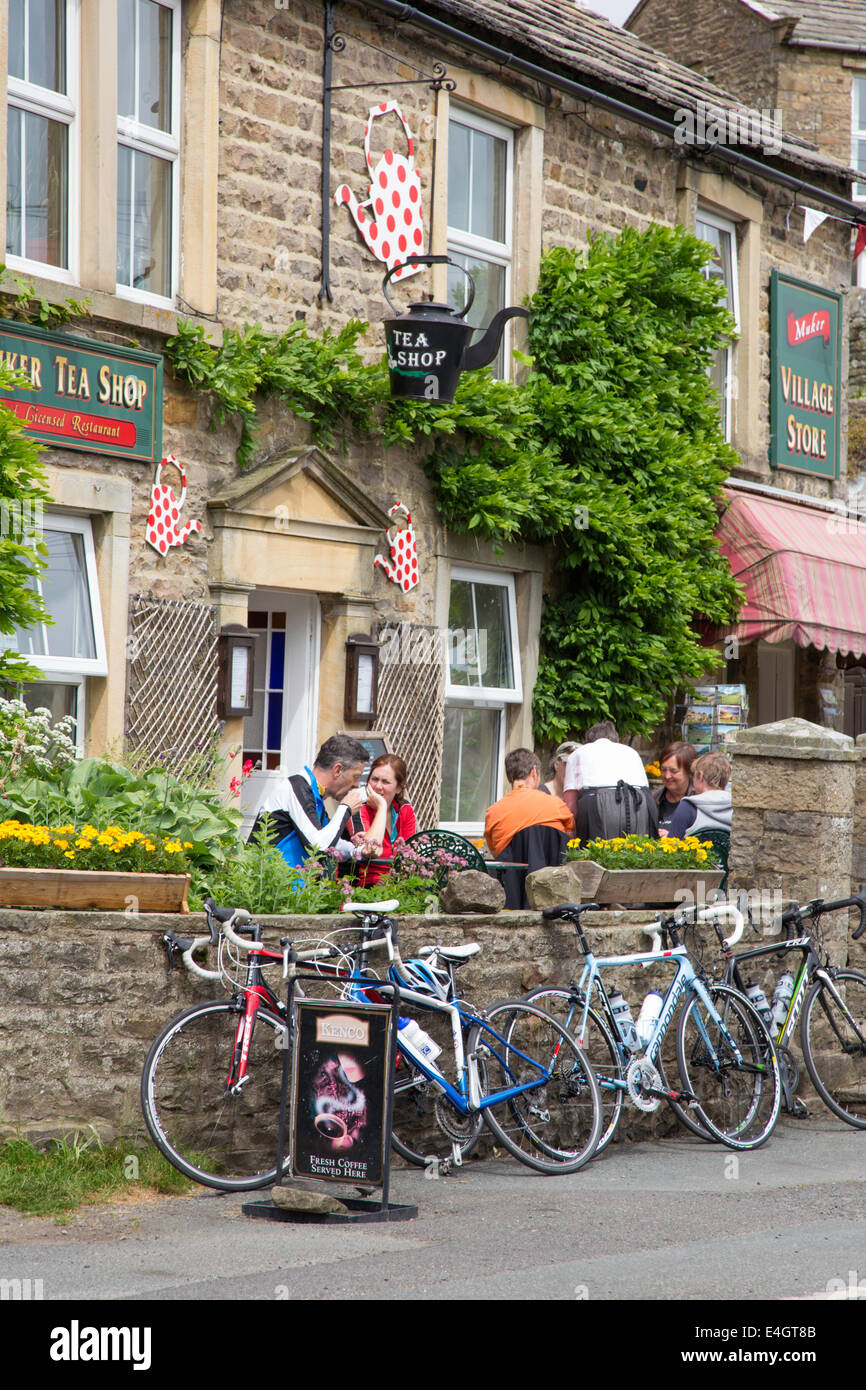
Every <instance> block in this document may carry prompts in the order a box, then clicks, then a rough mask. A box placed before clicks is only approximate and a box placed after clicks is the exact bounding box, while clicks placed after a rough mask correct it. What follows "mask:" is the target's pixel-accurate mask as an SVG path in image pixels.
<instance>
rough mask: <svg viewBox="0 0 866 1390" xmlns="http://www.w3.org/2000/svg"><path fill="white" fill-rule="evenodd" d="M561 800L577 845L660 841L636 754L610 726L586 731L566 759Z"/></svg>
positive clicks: (643, 772)
mask: <svg viewBox="0 0 866 1390" xmlns="http://www.w3.org/2000/svg"><path fill="white" fill-rule="evenodd" d="M562 795H563V798H564V800H565V803H566V805H567V806H568V808H569V810H570V811H571V813H572V815H573V816H574V824H575V830H576V832H577V836H578V838H579V839H581V840H584V841H585V840H595V839H602V840H614V839H616V838H618V837H619V836H620V835H649V836H651V837H652V838H653V839H655V838H656V836H657V835H658V810H657V808H656V804H655V802H654V801H653V799H652V797H651V795H650V791H649V781H648V780H647V775H646V772H645V770H644V765H643V760H642V758H641V756H640V754H639V753H638V751H637V749H636V748H630V747H629V746H628V744H627V743H620V741H619V734H618V733H617V731H616V725H615V724H612V723H611V722H610V721H609V720H605V721H604V722H603V723H601V724H593V726H592V728H590V729H587V731H586V734H585V735H584V740H583V743H582V744H580V745H579V746H578V747H577V748H576V749H575V750H574V752H573V753H572V754H571V756H570V757H569V759H568V763H567V764H566V769H565V782H564V790H563V793H562Z"/></svg>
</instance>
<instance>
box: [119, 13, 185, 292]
mask: <svg viewBox="0 0 866 1390" xmlns="http://www.w3.org/2000/svg"><path fill="white" fill-rule="evenodd" d="M180 87H181V80H180V3H179V0H118V5H117V293H118V294H119V295H121V296H123V298H125V299H137V300H140V301H142V302H145V303H148V304H151V303H157V304H160V305H170V304H171V303H172V302H173V298H174V293H175V285H176V279H177V276H176V265H177V254H178V237H179V218H178V205H179V175H180Z"/></svg>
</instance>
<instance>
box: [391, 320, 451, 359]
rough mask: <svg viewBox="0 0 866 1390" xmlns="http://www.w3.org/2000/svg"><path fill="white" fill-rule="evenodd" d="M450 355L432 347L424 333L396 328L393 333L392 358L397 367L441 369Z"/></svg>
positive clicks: (443, 350)
mask: <svg viewBox="0 0 866 1390" xmlns="http://www.w3.org/2000/svg"><path fill="white" fill-rule="evenodd" d="M447 356H448V353H447V352H446V350H445V349H444V348H433V347H431V344H430V340H429V338H428V337H427V334H426V333H424V332H418V331H416V330H413V329H409V328H403V329H400V328H395V329H393V330H392V332H391V357H392V358H393V363H394V366H397V367H440V366H441V365H442V363H443V362H444V361H445V359H446V357H447Z"/></svg>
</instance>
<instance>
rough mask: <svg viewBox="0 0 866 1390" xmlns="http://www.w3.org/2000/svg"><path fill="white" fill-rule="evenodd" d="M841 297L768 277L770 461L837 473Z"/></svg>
mask: <svg viewBox="0 0 866 1390" xmlns="http://www.w3.org/2000/svg"><path fill="white" fill-rule="evenodd" d="M841 326H842V296H841V294H837V293H836V292H835V291H834V290H825V289H823V288H822V287H821V286H819V285H809V284H806V283H805V281H803V280H795V279H793V278H792V277H791V276H789V275H782V274H781V273H780V272H779V271H777V270H774V271H773V273H772V276H771V279H770V370H771V373H772V378H771V382H772V384H771V390H770V463H771V464H772V465H773V467H774V468H790V469H793V470H794V471H796V472H797V473H813V474H816V475H818V476H819V477H821V478H838V476H839V382H840V376H841V360H842V333H841Z"/></svg>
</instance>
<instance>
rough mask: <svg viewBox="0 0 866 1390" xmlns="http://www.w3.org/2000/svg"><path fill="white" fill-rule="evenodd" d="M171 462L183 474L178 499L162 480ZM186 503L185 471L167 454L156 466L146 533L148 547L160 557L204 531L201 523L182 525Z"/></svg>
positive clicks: (192, 522)
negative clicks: (196, 532)
mask: <svg viewBox="0 0 866 1390" xmlns="http://www.w3.org/2000/svg"><path fill="white" fill-rule="evenodd" d="M169 463H170V464H173V465H174V467H175V468H176V469H177V471H178V473H179V474H180V481H181V484H182V490H181V494H180V497H177V496H175V494H174V492H173V491H172V489H171V488H170V487H169V486H168V484H167V483H164V482H163V481H162V470H163V469H164V468H165V466H166V464H169ZM185 501H186V469H185V468H184V466H183V464H182V463H178V461H177V459H176V458H175V457H174V455H173V454H167V455H166V457H165V458H164V459H163V460H162V462H161V463H158V464H157V465H156V473H155V474H154V478H153V487H152V488H151V491H150V511H149V512H148V516H147V527H146V530H145V539H146V540H147V543H148V545H152V546H153V548H154V550H158V551H159V553H160V555H167V554H168V551H169V550H170V548H171V547H172V546H173V545H183V543H184V541H185V540H186V539H187V538H188V536H189V535H190V533H191V532H192V531H200V530H201V522H200V521H187V522H186V523H183V524H182V523H181V520H180V514H181V512H182V511H183V504H184V502H185Z"/></svg>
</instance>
